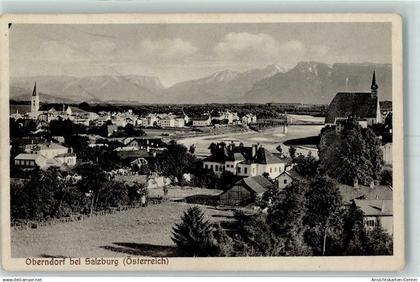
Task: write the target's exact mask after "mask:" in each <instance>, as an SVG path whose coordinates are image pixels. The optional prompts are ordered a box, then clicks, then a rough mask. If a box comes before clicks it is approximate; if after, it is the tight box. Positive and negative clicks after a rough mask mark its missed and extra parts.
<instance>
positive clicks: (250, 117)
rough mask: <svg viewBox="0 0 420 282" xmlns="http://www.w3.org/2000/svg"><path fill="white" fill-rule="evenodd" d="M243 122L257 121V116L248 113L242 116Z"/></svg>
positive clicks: (251, 122)
mask: <svg viewBox="0 0 420 282" xmlns="http://www.w3.org/2000/svg"><path fill="white" fill-rule="evenodd" d="M241 122H242V124H253V123H257V116H256V115H254V114H246V115H244V116H243V117H242V118H241Z"/></svg>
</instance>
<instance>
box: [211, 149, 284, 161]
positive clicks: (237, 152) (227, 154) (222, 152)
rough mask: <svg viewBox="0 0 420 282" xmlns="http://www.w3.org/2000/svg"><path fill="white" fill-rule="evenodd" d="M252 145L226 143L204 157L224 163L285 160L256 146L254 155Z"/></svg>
mask: <svg viewBox="0 0 420 282" xmlns="http://www.w3.org/2000/svg"><path fill="white" fill-rule="evenodd" d="M252 150H253V149H252V147H245V146H234V147H231V145H226V146H225V147H224V148H223V149H221V148H220V149H219V150H217V151H216V153H214V154H212V155H211V156H209V157H207V158H205V159H204V161H208V162H218V163H224V162H226V161H242V162H243V163H248V164H251V163H259V164H275V163H283V162H285V160H282V159H280V158H279V157H277V156H276V155H274V154H273V153H271V152H270V151H268V150H266V149H265V148H262V147H260V148H258V149H257V151H256V154H255V156H253V155H252Z"/></svg>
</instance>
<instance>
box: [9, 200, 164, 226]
mask: <svg viewBox="0 0 420 282" xmlns="http://www.w3.org/2000/svg"><path fill="white" fill-rule="evenodd" d="M166 200H167V199H166V198H162V197H150V198H148V199H147V202H146V204H142V203H140V202H137V203H134V204H133V205H121V206H118V207H109V208H107V209H103V210H99V211H93V212H92V214H71V215H69V216H65V217H61V218H51V219H47V220H12V222H11V224H10V225H11V228H12V230H25V229H37V228H38V227H42V226H51V225H55V224H60V223H67V222H81V221H84V220H85V219H88V218H90V217H93V216H101V215H106V214H113V213H116V212H121V211H126V210H129V209H134V208H140V207H146V206H147V205H149V204H150V205H158V204H161V203H162V202H164V201H166Z"/></svg>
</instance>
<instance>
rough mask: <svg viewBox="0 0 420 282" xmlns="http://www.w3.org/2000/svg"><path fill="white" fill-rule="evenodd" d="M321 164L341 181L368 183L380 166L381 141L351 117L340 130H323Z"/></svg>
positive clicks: (375, 175)
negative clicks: (336, 131)
mask: <svg viewBox="0 0 420 282" xmlns="http://www.w3.org/2000/svg"><path fill="white" fill-rule="evenodd" d="M319 159H320V168H321V170H322V171H325V172H326V173H327V174H328V175H329V176H330V177H332V178H334V179H336V180H338V181H339V182H340V183H345V184H348V185H353V182H354V180H355V179H357V180H358V181H359V183H364V184H366V185H367V184H369V183H370V182H371V181H372V180H375V179H378V175H379V172H380V171H381V169H382V164H383V160H382V152H381V150H380V143H379V141H378V139H377V138H376V136H375V134H374V133H373V132H372V130H371V129H370V128H367V129H363V130H362V128H361V126H360V125H359V124H358V123H357V122H356V121H354V120H349V121H348V122H346V123H345V124H344V129H343V130H342V131H341V132H340V133H335V130H334V129H328V130H324V131H322V133H321V138H320V143H319Z"/></svg>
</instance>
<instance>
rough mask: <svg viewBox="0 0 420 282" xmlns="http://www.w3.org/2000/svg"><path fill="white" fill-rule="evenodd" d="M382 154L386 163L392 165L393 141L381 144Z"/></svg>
mask: <svg viewBox="0 0 420 282" xmlns="http://www.w3.org/2000/svg"><path fill="white" fill-rule="evenodd" d="M381 150H382V156H383V159H384V163H385V164H386V165H392V143H386V144H385V145H382V146H381Z"/></svg>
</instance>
